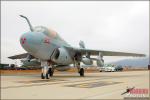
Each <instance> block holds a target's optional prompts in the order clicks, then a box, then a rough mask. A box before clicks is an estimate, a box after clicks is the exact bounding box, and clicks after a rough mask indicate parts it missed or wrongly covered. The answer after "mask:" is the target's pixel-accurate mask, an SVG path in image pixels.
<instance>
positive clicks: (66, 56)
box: [8, 15, 145, 79]
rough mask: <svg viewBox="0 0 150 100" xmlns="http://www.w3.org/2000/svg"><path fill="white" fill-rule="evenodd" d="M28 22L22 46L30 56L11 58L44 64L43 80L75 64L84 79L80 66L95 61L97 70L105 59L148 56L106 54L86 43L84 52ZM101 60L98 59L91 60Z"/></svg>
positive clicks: (122, 53)
mask: <svg viewBox="0 0 150 100" xmlns="http://www.w3.org/2000/svg"><path fill="white" fill-rule="evenodd" d="M20 16H21V17H23V18H25V19H26V21H27V22H28V25H29V27H30V31H29V32H26V33H24V34H23V35H22V36H21V38H20V44H21V46H22V47H23V48H24V49H25V50H26V51H27V53H24V54H19V55H15V56H11V57H8V58H10V59H22V58H25V61H28V62H30V61H31V60H32V59H37V60H39V61H40V62H41V67H42V73H41V78H42V79H44V78H46V79H48V78H49V76H53V73H54V69H55V68H60V67H61V68H65V69H66V66H68V65H70V64H73V65H74V66H75V67H77V69H78V72H79V74H80V76H84V68H83V67H82V66H80V63H81V62H82V63H84V64H85V65H91V64H92V63H93V60H95V61H96V62H97V66H99V67H100V66H103V65H104V60H103V56H133V57H144V56H145V55H144V54H137V53H125V52H114V51H103V50H92V49H86V48H85V45H84V42H83V41H80V42H79V45H80V48H75V47H72V46H71V45H69V44H68V43H67V42H66V41H65V40H63V39H62V38H61V37H60V36H59V35H58V33H57V32H55V31H53V30H49V29H48V28H46V27H43V26H37V27H32V25H31V23H30V21H29V20H28V18H27V17H25V16H23V15H20ZM91 56H97V58H91Z"/></svg>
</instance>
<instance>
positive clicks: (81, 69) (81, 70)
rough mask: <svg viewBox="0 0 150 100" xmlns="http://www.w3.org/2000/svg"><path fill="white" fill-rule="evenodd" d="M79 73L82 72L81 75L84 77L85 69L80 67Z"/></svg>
mask: <svg viewBox="0 0 150 100" xmlns="http://www.w3.org/2000/svg"><path fill="white" fill-rule="evenodd" d="M79 73H80V76H81V77H83V76H84V69H83V68H80V70H79Z"/></svg>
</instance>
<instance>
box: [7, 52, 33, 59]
mask: <svg viewBox="0 0 150 100" xmlns="http://www.w3.org/2000/svg"><path fill="white" fill-rule="evenodd" d="M28 55H30V54H29V53H23V54H18V55H14V56H10V57H8V58H10V59H22V58H26V57H27V56H28ZM32 58H34V57H33V56H32Z"/></svg>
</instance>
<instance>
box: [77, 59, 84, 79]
mask: <svg viewBox="0 0 150 100" xmlns="http://www.w3.org/2000/svg"><path fill="white" fill-rule="evenodd" d="M75 66H77V69H78V73H79V74H80V76H81V77H84V68H82V67H81V66H80V62H78V63H76V64H75Z"/></svg>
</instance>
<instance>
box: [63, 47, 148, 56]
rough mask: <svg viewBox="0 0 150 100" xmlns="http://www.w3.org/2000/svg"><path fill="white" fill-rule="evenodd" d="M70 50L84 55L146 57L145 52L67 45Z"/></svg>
mask: <svg viewBox="0 0 150 100" xmlns="http://www.w3.org/2000/svg"><path fill="white" fill-rule="evenodd" d="M66 48H67V49H68V50H72V51H74V52H79V53H81V54H82V55H84V54H87V53H88V54H90V55H93V56H96V55H99V53H101V54H102V55H103V56H133V57H145V56H146V55H145V54H139V53H127V52H115V51H104V50H91V49H85V48H73V47H66Z"/></svg>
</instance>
